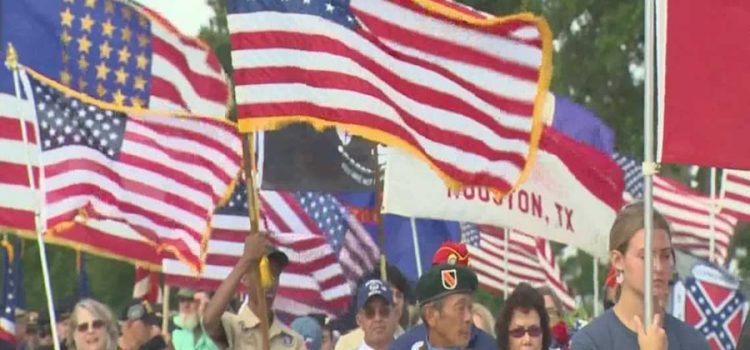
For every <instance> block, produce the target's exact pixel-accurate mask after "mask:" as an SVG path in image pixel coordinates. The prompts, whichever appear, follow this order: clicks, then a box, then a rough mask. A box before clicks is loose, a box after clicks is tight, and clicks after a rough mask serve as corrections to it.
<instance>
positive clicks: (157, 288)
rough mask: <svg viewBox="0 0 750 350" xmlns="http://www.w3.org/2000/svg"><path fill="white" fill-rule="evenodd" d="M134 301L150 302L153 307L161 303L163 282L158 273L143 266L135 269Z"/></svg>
mask: <svg viewBox="0 0 750 350" xmlns="http://www.w3.org/2000/svg"><path fill="white" fill-rule="evenodd" d="M133 299H143V300H148V302H149V303H151V304H152V305H155V304H158V303H161V301H162V295H161V281H160V278H159V273H158V272H156V271H151V270H149V269H146V268H144V267H141V266H136V267H135V277H134V283H133Z"/></svg>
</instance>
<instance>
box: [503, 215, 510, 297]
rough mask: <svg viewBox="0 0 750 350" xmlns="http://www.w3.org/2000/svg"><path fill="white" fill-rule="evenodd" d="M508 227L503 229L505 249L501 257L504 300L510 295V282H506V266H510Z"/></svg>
mask: <svg viewBox="0 0 750 350" xmlns="http://www.w3.org/2000/svg"><path fill="white" fill-rule="evenodd" d="M508 242H510V229H509V228H506V229H505V241H504V242H503V249H504V250H505V256H504V259H503V264H505V278H504V279H503V280H504V281H503V292H504V293H505V300H506V301H507V300H508V295H510V283H508V282H509V281H508V279H509V278H510V271H508V268H509V267H510V260H509V255H510V251H509V250H510V244H509V243H508Z"/></svg>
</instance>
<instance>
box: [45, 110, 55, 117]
mask: <svg viewBox="0 0 750 350" xmlns="http://www.w3.org/2000/svg"><path fill="white" fill-rule="evenodd" d="M54 116H55V111H53V110H50V111H49V112H47V118H50V119H52V117H54Z"/></svg>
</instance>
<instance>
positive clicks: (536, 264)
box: [461, 223, 576, 310]
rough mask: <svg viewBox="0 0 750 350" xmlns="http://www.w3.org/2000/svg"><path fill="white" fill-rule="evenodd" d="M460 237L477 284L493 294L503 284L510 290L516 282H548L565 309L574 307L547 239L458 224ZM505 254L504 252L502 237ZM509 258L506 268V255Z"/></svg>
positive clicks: (539, 283) (482, 226) (498, 229)
mask: <svg viewBox="0 0 750 350" xmlns="http://www.w3.org/2000/svg"><path fill="white" fill-rule="evenodd" d="M461 234H462V240H463V241H464V242H466V243H467V247H468V248H469V254H470V255H471V257H470V259H469V264H470V266H471V268H472V269H473V270H474V272H476V273H477V276H478V277H479V284H480V285H481V286H482V287H483V288H486V289H488V290H490V291H493V292H495V293H503V292H504V288H505V283H506V276H507V277H508V278H507V284H508V288H510V290H513V289H514V288H515V287H516V286H517V285H518V284H519V283H521V282H526V283H529V284H532V285H537V286H538V285H547V286H549V287H550V288H552V290H554V291H555V294H557V296H558V297H559V298H560V300H561V301H562V302H563V305H565V307H566V308H568V309H570V310H572V309H575V305H576V304H575V300H574V299H573V296H572V295H571V294H570V291H569V290H568V287H567V285H566V283H565V281H564V280H563V279H562V273H561V271H560V267H559V266H558V265H557V263H556V262H555V255H554V253H553V252H552V247H551V246H550V245H549V242H548V241H547V240H545V239H543V238H537V237H534V236H532V235H529V234H526V233H523V232H520V231H518V230H513V231H512V232H511V233H510V234H509V235H507V236H506V231H505V230H504V229H500V228H495V227H490V226H484V225H474V224H465V223H464V224H461ZM506 237H508V238H510V240H509V241H508V253H507V254H506V251H505V239H506ZM506 256H507V258H508V265H507V266H508V271H507V273H506V270H505V266H506V263H505V258H506Z"/></svg>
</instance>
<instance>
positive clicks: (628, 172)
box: [612, 153, 643, 198]
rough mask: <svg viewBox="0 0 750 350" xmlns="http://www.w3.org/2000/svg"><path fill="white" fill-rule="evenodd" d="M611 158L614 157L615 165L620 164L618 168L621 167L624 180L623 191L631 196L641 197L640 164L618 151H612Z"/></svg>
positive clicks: (641, 176)
mask: <svg viewBox="0 0 750 350" xmlns="http://www.w3.org/2000/svg"><path fill="white" fill-rule="evenodd" d="M612 159H614V161H615V162H617V165H619V166H620V169H622V172H623V176H624V180H625V191H626V192H628V193H629V194H630V195H631V196H632V197H633V198H642V197H643V172H642V170H641V164H640V163H638V162H636V161H635V160H634V159H632V158H629V157H626V156H623V155H621V154H619V153H614V154H613V155H612Z"/></svg>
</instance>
